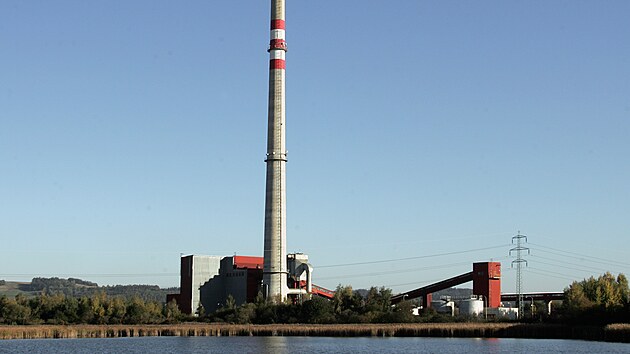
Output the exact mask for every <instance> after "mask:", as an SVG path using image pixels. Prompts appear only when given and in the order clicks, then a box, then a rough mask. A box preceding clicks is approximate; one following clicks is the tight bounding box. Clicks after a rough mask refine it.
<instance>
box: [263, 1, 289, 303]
mask: <svg viewBox="0 0 630 354" xmlns="http://www.w3.org/2000/svg"><path fill="white" fill-rule="evenodd" d="M286 51H287V44H286V41H285V1H284V0H272V1H271V40H270V42H269V109H268V122H267V124H268V128H267V129H268V131H267V157H266V159H265V162H266V163H267V182H266V190H265V243H264V254H263V255H264V267H263V293H264V294H265V296H267V297H270V298H273V299H275V300H278V301H284V300H285V299H286V297H287V293H288V288H287V274H288V273H287V263H286V262H287V259H286V254H287V252H286V247H287V246H286V242H287V237H286V214H287V206H286V199H287V198H286V163H287V151H286V140H285V92H284V91H285V67H286V65H285V54H286Z"/></svg>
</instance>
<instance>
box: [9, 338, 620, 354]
mask: <svg viewBox="0 0 630 354" xmlns="http://www.w3.org/2000/svg"><path fill="white" fill-rule="evenodd" d="M0 353H51V354H56V353H76V354H82V353H85V354H88V353H89V354H93V353H274V354H282V353H317V354H322V353H444V354H450V353H457V354H460V353H496V354H501V353H505V354H508V353H509V354H513V353H570V354H579V353H585V354H586V353H589V354H590V353H630V344H623V343H603V342H587V341H577V340H557V339H509V338H507V339H506V338H501V339H474V338H418V337H414V338H400V337H394V338H391V337H388V338H374V337H367V338H329V337H140V338H107V339H100V338H99V339H31V340H0Z"/></svg>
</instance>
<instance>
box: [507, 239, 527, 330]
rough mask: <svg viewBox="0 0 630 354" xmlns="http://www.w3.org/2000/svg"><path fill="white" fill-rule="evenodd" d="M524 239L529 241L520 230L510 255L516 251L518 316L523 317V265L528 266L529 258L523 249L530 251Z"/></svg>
mask: <svg viewBox="0 0 630 354" xmlns="http://www.w3.org/2000/svg"><path fill="white" fill-rule="evenodd" d="M523 241H524V242H525V243H527V236H525V235H521V232H520V231H519V232H518V233H517V235H516V236H512V244H514V242H516V247H512V248H511V249H510V256H511V255H512V252H516V259H514V260H513V261H512V265H511V266H512V268H513V267H514V265H515V264H516V296H517V300H516V301H517V304H518V318H523V312H524V311H525V304H524V303H523V273H522V269H521V268H522V265H523V264H525V266H527V260H526V259H524V258H523V257H522V256H523V251H527V254H530V253H529V248H527V247H525V246H523Z"/></svg>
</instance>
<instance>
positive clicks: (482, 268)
mask: <svg viewBox="0 0 630 354" xmlns="http://www.w3.org/2000/svg"><path fill="white" fill-rule="evenodd" d="M469 281H472V282H473V294H475V295H479V296H482V297H483V299H484V301H486V304H487V307H499V306H500V305H501V263H499V262H481V263H473V270H472V272H468V273H465V274H461V275H458V276H455V277H452V278H449V279H446V280H442V281H439V282H437V283H434V284H430V285H426V286H423V287H421V288H417V289H414V290H410V291H407V292H405V293H401V294H398V295H394V296H392V304H397V303H399V302H401V301H403V300H411V299H416V298H422V304H423V306H424V307H425V308H427V307H430V306H431V294H433V293H434V292H436V291H440V290H444V289H448V288H451V287H454V286H457V285H460V284H464V283H467V282H469Z"/></svg>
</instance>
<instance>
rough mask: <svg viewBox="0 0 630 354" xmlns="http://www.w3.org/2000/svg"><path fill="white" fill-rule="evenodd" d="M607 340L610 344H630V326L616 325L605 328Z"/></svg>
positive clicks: (626, 324)
mask: <svg viewBox="0 0 630 354" xmlns="http://www.w3.org/2000/svg"><path fill="white" fill-rule="evenodd" d="M604 336H605V340H606V341H609V342H623V343H630V324H628V323H614V324H609V325H608V326H606V328H604Z"/></svg>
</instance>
